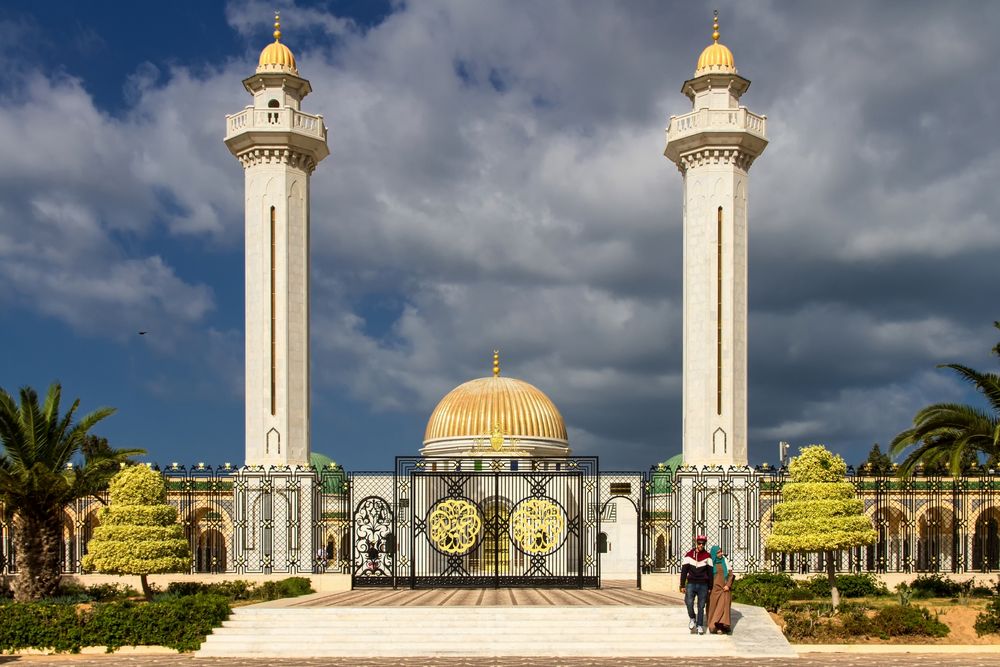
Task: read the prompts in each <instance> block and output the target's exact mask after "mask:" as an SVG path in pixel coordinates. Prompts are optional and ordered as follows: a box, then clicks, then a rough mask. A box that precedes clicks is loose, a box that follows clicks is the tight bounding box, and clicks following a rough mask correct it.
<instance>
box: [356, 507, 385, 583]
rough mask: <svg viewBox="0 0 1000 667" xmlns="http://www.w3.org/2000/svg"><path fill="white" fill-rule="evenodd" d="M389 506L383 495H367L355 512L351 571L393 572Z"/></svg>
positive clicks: (378, 574)
mask: <svg viewBox="0 0 1000 667" xmlns="http://www.w3.org/2000/svg"><path fill="white" fill-rule="evenodd" d="M392 524H393V518H392V508H390V506H389V503H388V502H386V501H385V500H383V499H382V498H379V497H376V496H369V497H367V498H364V499H363V500H362V501H361V502H360V503H358V506H357V510H356V511H355V512H354V536H355V539H354V575H355V576H356V577H388V576H391V575H392V559H393V556H394V544H393V536H392Z"/></svg>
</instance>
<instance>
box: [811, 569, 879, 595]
mask: <svg viewBox="0 0 1000 667" xmlns="http://www.w3.org/2000/svg"><path fill="white" fill-rule="evenodd" d="M807 586H808V587H809V590H810V591H811V592H812V594H813V595H815V596H816V597H827V596H828V595H830V580H829V578H828V577H827V576H826V575H825V574H818V575H816V576H815V577H812V578H811V579H810V580H809V583H808V584H807ZM837 590H839V591H840V595H841V597H845V598H863V597H876V596H879V595H888V594H889V589H888V588H886V587H885V584H883V583H882V581H881V580H880V579H879V578H878V577H876V576H875V575H874V574H871V573H867V572H866V573H865V574H838V575H837Z"/></svg>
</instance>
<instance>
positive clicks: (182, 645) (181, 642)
mask: <svg viewBox="0 0 1000 667" xmlns="http://www.w3.org/2000/svg"><path fill="white" fill-rule="evenodd" d="M230 611H231V609H230V607H229V601H228V600H226V599H225V598H223V597H220V596H218V595H191V596H187V597H181V598H175V599H167V600H157V601H156V602H150V603H142V602H132V601H130V600H126V601H122V602H110V603H107V604H101V605H95V606H94V609H93V613H92V616H91V619H90V622H89V623H88V628H87V630H88V632H87V633H86V639H87V641H88V644H89V645H91V646H101V645H103V646H107V647H108V650H109V651H110V650H114V649H116V648H119V647H121V646H146V645H155V644H159V645H162V646H169V647H170V648H174V649H177V650H178V651H193V650H194V649H196V648H198V647H199V646H200V645H201V642H202V641H204V639H205V636H206V635H207V634H208V633H210V632H211V631H212V628H214V627H217V626H219V625H222V622H223V621H224V620H226V618H227V617H228V616H229V613H230Z"/></svg>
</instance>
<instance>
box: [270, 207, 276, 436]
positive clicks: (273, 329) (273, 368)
mask: <svg viewBox="0 0 1000 667" xmlns="http://www.w3.org/2000/svg"><path fill="white" fill-rule="evenodd" d="M274 221H275V214H274V207H273V206H272V207H271V415H272V416H273V415H274V414H275V412H276V410H275V407H276V405H275V403H276V401H275V395H274V389H275V379H276V378H275V376H276V370H277V363H276V359H275V356H276V355H275V353H276V351H277V344H276V342H275V332H276V329H277V327H276V326H275V325H276V324H277V322H276V320H275V312H274V311H275V302H276V298H275V294H276V292H275V284H274V283H275V266H274V260H275V255H276V254H277V253H276V252H275V251H276V247H275V234H274Z"/></svg>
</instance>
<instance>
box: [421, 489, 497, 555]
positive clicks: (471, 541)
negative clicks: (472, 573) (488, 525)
mask: <svg viewBox="0 0 1000 667" xmlns="http://www.w3.org/2000/svg"><path fill="white" fill-rule="evenodd" d="M427 528H428V538H429V539H430V542H431V545H432V546H433V547H434V548H435V549H437V550H438V551H440V552H441V553H444V554H448V555H452V556H461V555H464V554H467V553H469V552H470V551H472V549H473V548H474V547H475V546H476V544H477V543H478V542H479V538H480V535H481V534H482V530H483V519H482V516H481V515H480V513H479V508H478V507H476V505H475V504H474V503H473V502H471V501H469V500H467V499H465V498H448V499H445V500H441V501H439V502H438V503H436V504H435V505H434V506H433V507H432V508H431V510H430V511H429V512H428V513H427Z"/></svg>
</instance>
